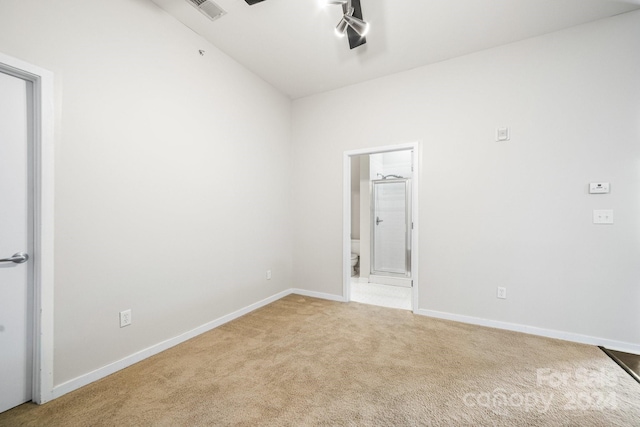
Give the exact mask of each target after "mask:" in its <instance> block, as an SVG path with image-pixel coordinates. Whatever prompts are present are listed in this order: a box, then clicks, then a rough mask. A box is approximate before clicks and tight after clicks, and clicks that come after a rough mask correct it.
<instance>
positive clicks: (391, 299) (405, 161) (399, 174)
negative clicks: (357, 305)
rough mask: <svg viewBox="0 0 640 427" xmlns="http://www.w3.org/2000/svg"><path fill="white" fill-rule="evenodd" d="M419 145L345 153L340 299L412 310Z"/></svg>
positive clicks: (413, 301) (416, 273)
mask: <svg viewBox="0 0 640 427" xmlns="http://www.w3.org/2000/svg"><path fill="white" fill-rule="evenodd" d="M417 159H419V156H418V143H411V144H402V145H395V146H387V147H378V148H372V149H365V150H357V151H349V152H345V154H344V178H345V179H344V210H343V211H344V227H343V229H344V235H343V243H344V261H343V264H344V279H343V280H344V286H343V292H344V299H345V300H346V301H356V302H363V303H368V304H374V305H381V306H387V307H393V308H402V309H406V310H415V309H417V283H418V281H417V278H418V268H417V267H418V263H417V259H418V258H417V248H418V232H417V230H418V228H417V218H418V200H417V199H418V198H417V195H418V191H417V188H418V181H419V180H418V176H419V175H418V161H417Z"/></svg>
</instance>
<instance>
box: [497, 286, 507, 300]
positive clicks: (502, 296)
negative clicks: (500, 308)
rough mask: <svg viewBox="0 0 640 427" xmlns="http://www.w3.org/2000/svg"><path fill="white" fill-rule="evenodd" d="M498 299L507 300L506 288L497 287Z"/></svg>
mask: <svg viewBox="0 0 640 427" xmlns="http://www.w3.org/2000/svg"><path fill="white" fill-rule="evenodd" d="M497 297H498V298H500V299H507V288H503V287H500V286H498V295H497Z"/></svg>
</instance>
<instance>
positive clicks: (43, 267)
mask: <svg viewBox="0 0 640 427" xmlns="http://www.w3.org/2000/svg"><path fill="white" fill-rule="evenodd" d="M0 70H1V71H3V72H6V73H8V74H11V75H14V76H16V77H19V78H21V79H24V80H26V81H29V82H31V83H32V84H33V106H34V111H33V115H34V117H33V118H34V120H33V139H34V140H33V144H34V159H33V162H34V165H33V167H34V173H35V177H34V178H35V179H34V187H35V188H34V195H33V197H34V199H35V200H34V236H33V237H34V248H33V250H34V253H33V257H32V259H33V263H34V265H33V269H34V283H33V295H34V301H33V311H34V313H33V314H34V335H33V341H34V342H33V344H34V345H33V351H34V355H33V388H32V389H33V390H32V400H33V401H34V402H36V403H45V402H47V401H49V400H51V399H52V390H53V285H54V264H53V255H54V251H53V239H54V235H53V232H54V227H53V221H54V211H53V206H54V149H53V145H54V130H53V123H54V107H53V73H51V72H50V71H47V70H45V69H43V68H40V67H36V66H34V65H31V64H29V63H26V62H24V61H21V60H19V59H17V58H13V57H11V56H8V55H5V54H3V53H0Z"/></svg>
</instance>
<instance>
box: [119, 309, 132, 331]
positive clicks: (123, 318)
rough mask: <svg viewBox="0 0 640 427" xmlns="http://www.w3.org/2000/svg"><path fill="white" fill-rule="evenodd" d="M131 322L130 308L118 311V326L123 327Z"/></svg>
mask: <svg viewBox="0 0 640 427" xmlns="http://www.w3.org/2000/svg"><path fill="white" fill-rule="evenodd" d="M130 324H131V309H129V310H125V311H121V312H120V327H121V328H124V327H125V326H129V325H130Z"/></svg>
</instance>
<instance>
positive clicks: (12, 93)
mask: <svg viewBox="0 0 640 427" xmlns="http://www.w3.org/2000/svg"><path fill="white" fill-rule="evenodd" d="M0 110H1V112H0V115H1V116H2V117H0V151H1V155H0V163H1V165H0V169H1V171H0V174H1V179H0V181H2V184H0V200H1V202H0V211H1V218H2V222H1V223H0V251H1V252H0V259H1V260H2V262H0V284H2V287H1V289H0V292H1V295H0V348H2V349H3V351H1V352H0V364H1V365H2V366H0V369H1V373H0V376H1V377H2V379H3V381H2V382H1V383H0V411H4V410H7V409H9V408H10V407H12V406H15V405H17V404H20V403H23V402H24V401H29V400H32V401H34V402H36V403H45V402H47V401H49V400H51V399H52V398H53V194H54V174H53V157H54V156H53V154H54V153H53V139H54V135H53V116H54V114H53V75H52V74H51V73H50V72H49V71H47V70H44V69H42V68H39V67H36V66H34V65H31V64H28V63H26V62H24V61H21V60H19V59H16V58H13V57H10V56H8V55H4V54H2V53H0Z"/></svg>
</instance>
